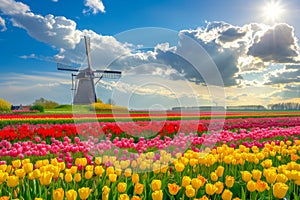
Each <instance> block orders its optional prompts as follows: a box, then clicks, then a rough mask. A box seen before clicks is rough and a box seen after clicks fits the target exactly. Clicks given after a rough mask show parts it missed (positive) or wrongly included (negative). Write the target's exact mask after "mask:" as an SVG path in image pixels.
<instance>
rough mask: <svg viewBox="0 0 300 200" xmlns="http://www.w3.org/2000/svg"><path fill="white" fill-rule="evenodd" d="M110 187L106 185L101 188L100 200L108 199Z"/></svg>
mask: <svg viewBox="0 0 300 200" xmlns="http://www.w3.org/2000/svg"><path fill="white" fill-rule="evenodd" d="M109 192H110V188H109V187H107V186H104V187H103V188H102V200H108V197H109Z"/></svg>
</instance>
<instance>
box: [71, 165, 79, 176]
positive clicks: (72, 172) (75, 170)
mask: <svg viewBox="0 0 300 200" xmlns="http://www.w3.org/2000/svg"><path fill="white" fill-rule="evenodd" d="M77 168H78V167H77V166H72V167H71V174H76V173H77Z"/></svg>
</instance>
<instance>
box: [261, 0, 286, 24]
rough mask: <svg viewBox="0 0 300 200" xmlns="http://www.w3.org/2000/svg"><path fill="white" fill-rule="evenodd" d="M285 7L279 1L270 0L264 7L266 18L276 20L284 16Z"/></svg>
mask: <svg viewBox="0 0 300 200" xmlns="http://www.w3.org/2000/svg"><path fill="white" fill-rule="evenodd" d="M283 13H284V7H283V5H282V4H281V3H280V2H279V1H274V0H273V1H269V2H268V3H266V4H265V5H264V7H263V14H264V18H265V20H267V21H271V22H276V21H279V20H280V19H281V18H282V15H283Z"/></svg>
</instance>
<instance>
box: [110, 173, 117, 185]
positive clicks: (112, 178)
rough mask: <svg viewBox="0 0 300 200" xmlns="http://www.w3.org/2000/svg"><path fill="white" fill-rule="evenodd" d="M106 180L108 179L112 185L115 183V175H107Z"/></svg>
mask: <svg viewBox="0 0 300 200" xmlns="http://www.w3.org/2000/svg"><path fill="white" fill-rule="evenodd" d="M108 178H109V180H110V182H112V183H114V182H116V181H117V174H109V175H108Z"/></svg>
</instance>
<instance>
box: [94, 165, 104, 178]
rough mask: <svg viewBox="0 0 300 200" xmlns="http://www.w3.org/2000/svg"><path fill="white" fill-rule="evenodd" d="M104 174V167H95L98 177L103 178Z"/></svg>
mask: <svg viewBox="0 0 300 200" xmlns="http://www.w3.org/2000/svg"><path fill="white" fill-rule="evenodd" d="M103 173H104V169H103V167H102V166H96V167H95V174H96V175H98V176H102V174H103Z"/></svg>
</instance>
